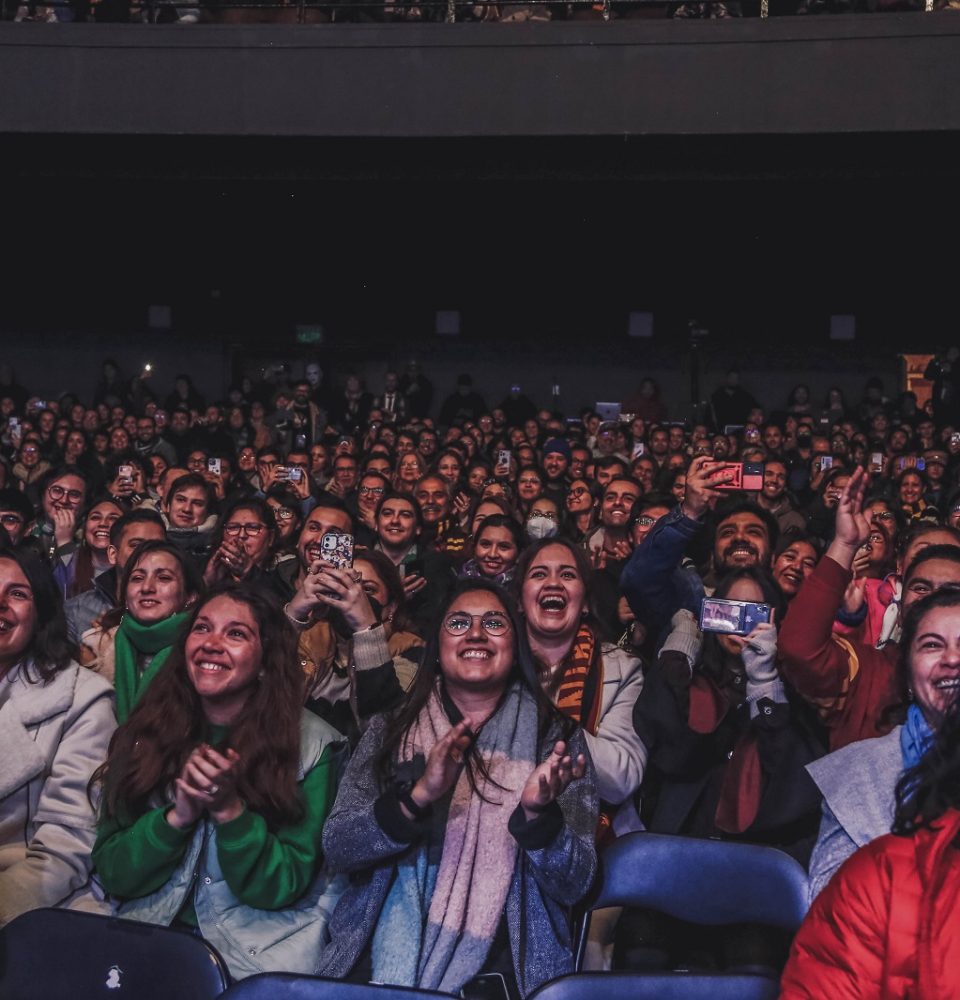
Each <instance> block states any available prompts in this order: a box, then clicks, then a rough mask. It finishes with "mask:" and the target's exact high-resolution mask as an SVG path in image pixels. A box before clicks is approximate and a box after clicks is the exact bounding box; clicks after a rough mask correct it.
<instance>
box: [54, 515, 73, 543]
mask: <svg viewBox="0 0 960 1000" xmlns="http://www.w3.org/2000/svg"><path fill="white" fill-rule="evenodd" d="M76 528H77V512H76V510H74V509H73V508H72V507H57V508H55V509H54V511H53V540H54V541H55V542H56V543H57V545H58V546H62V545H67V544H69V543H70V542H71V541H73V533H74V531H76Z"/></svg>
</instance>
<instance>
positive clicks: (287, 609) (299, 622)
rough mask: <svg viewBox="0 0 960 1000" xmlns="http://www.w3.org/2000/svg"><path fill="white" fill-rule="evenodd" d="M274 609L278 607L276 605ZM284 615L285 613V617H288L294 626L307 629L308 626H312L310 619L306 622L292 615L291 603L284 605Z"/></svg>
mask: <svg viewBox="0 0 960 1000" xmlns="http://www.w3.org/2000/svg"><path fill="white" fill-rule="evenodd" d="M274 607H276V605H274ZM283 613H284V614H285V615H286V616H287V618H288V619H289V620H290V621H292V622H293V624H294V625H300V626H302V627H303V628H306V627H307V626H308V625H310V624H311V622H310V619H309V618H307V619H306V621H303V620H302V619H300V618H296V617H295V616H294V615H292V614H291V613H290V602H289V601H287V603H286V604H284V606H283Z"/></svg>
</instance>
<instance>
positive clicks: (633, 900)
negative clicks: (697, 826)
mask: <svg viewBox="0 0 960 1000" xmlns="http://www.w3.org/2000/svg"><path fill="white" fill-rule="evenodd" d="M808 905H809V891H808V888H807V873H806V872H805V871H804V870H803V868H802V866H801V865H800V864H798V863H797V862H796V861H795V860H794V859H793V858H791V857H790V855H789V854H784V853H783V851H778V850H776V849H775V848H772V847H760V846H757V845H755V844H739V843H732V842H730V841H724V840H701V839H699V838H695V837H673V836H668V835H666V834H661V833H629V834H627V835H626V836H623V837H618V838H617V839H616V840H615V841H614V842H613V843H612V844H611V845H610V846H609V847H608V848H607V849H606V850H605V851H604V852H603V855H602V857H601V865H600V878H599V880H598V883H597V887H596V889H595V890H594V894H593V896H592V897H591V899H590V900H589V901H588V904H587V909H588V913H587V919H586V920H584V926H583V930H582V933H581V936H580V947H579V949H578V964H577V968H580V967H581V964H580V963H581V962H582V957H583V950H584V946H585V943H586V937H587V932H588V928H589V923H590V920H589V910H596V909H600V908H601V907H604V906H636V907H643V908H645V909H650V910H656V911H658V912H660V913H666V914H668V915H669V916H672V917H676V918H677V919H679V920H685V921H687V922H689V923H692V924H707V925H719V924H739V923H750V924H762V925H764V926H768V927H779V928H781V929H782V930H785V931H788V932H791V933H792V932H793V931H795V930H796V929H797V928H798V927H799V926H800V924H801V922H802V921H803V918H804V916H805V915H806V912H807V907H808Z"/></svg>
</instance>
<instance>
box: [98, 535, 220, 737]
mask: <svg viewBox="0 0 960 1000" xmlns="http://www.w3.org/2000/svg"><path fill="white" fill-rule="evenodd" d="M201 587H202V582H201V579H200V571H199V570H198V569H197V568H196V566H195V565H194V563H193V561H192V560H191V559H190V557H189V556H188V555H187V554H186V553H185V552H184V550H183V549H181V548H180V547H179V546H177V545H174V544H173V543H172V542H161V541H148V542H144V543H143V544H142V545H140V546H139V547H138V548H137V549H136V550H135V551H134V553H133V555H132V556H131V557H130V559H129V560H128V561H127V565H126V566H125V567H124V571H123V581H122V583H121V585H120V610H118V611H114V612H110V613H108V614H107V615H104V618H103V620H102V621H101V623H100V625H98V626H95V627H94V628H92V629H90V630H89V631H87V632H85V633H84V634H83V635H82V636H81V638H80V662H81V663H82V664H83V665H84V666H86V667H90V668H91V669H92V670H96V671H97V672H98V673H100V674H103V676H104V677H106V678H107V680H109V681H110V682H111V683H112V684H113V686H114V687H115V688H116V692H117V718H118V719H119V721H120V722H126V721H127V718H128V716H129V715H130V713H131V711H132V710H133V707H134V705H136V703H137V700H138V699H139V698H140V697H141V695H142V694H143V692H144V691H145V690H146V688H147V687H148V685H149V684H150V682H151V681H152V680H153V678H154V676H156V674H157V673H158V671H159V670H160V667H161V666H162V665H163V662H164V660H165V659H166V657H167V656H168V655H169V653H170V650H171V648H172V646H173V643H174V640H175V638H176V636H177V634H178V633H179V631H180V628H181V626H182V625H183V623H184V621H185V620H186V618H187V608H189V607H190V606H191V605H192V604H194V603H195V602H196V600H197V596H198V595H199V593H200V590H201Z"/></svg>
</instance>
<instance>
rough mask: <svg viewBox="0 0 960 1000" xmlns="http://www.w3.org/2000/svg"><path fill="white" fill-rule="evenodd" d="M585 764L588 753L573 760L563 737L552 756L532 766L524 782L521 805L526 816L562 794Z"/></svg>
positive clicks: (579, 775) (540, 810)
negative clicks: (536, 765)
mask: <svg viewBox="0 0 960 1000" xmlns="http://www.w3.org/2000/svg"><path fill="white" fill-rule="evenodd" d="M586 766H587V760H586V757H584V755H583V754H580V755H579V757H577V759H576V760H573V759H572V758H571V757H570V756H569V755H568V754H567V744H566V743H564V742H563V740H560V741H559V742H558V743H557V744H556V745H555V746H554V748H553V751H552V752H551V754H550V756H549V757H548V758H547V759H546V760H545V761H544V762H543V763H542V764H540V765H539V766H538V767H535V768H534V769H533V771H532V773H531V774H530V777H529V778H527V783H526V784H525V785H524V786H523V791H522V792H521V793H520V806H521V808H522V809H523V814H524V816H526V818H527V819H528V820H531V819H534V818H535V817H536V816H537V815H539V814H540V813H541V812H543V810H544V809H546V807H547V806H548V805H550V803H551V802H554V801H555V800H556V799H558V798H559V797H560V796H561V795H562V794H563V792H564V790H565V789H566V787H567V785H569V784H570V782H571V781H573V780H574V779H576V778H582V777H583V773H584V771H585V770H586Z"/></svg>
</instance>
